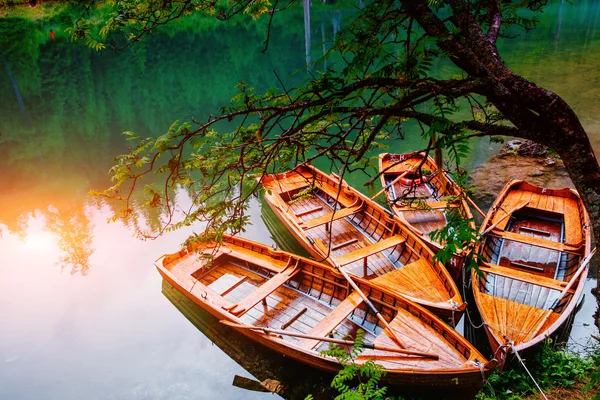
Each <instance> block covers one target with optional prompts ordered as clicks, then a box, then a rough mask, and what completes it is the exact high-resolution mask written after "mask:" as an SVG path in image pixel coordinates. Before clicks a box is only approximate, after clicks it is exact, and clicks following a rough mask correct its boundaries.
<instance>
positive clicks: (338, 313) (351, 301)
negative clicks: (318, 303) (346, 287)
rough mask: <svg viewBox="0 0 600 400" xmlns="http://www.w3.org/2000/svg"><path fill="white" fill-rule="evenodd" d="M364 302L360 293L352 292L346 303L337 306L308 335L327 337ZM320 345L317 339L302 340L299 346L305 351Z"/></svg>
mask: <svg viewBox="0 0 600 400" xmlns="http://www.w3.org/2000/svg"><path fill="white" fill-rule="evenodd" d="M362 302H363V299H362V297H360V294H358V292H352V293H351V294H350V295H349V296H348V297H346V299H345V300H344V301H342V302H341V303H340V304H338V305H337V307H336V308H334V309H333V310H332V311H331V312H330V313H329V314H328V315H327V316H326V317H325V318H323V319H322V320H321V321H320V322H319V323H318V324H317V325H316V326H315V327H314V328H313V329H311V331H310V332H309V333H308V335H311V336H316V337H325V335H327V334H328V333H329V332H331V331H332V330H334V329H335V327H336V326H338V325H339V324H341V323H342V322H343V321H344V320H345V319H346V317H347V316H348V315H350V313H351V312H352V311H354V309H355V308H356V307H358V306H359V305H360V304H361V303H362ZM318 343H319V340H315V339H302V340H300V341H299V342H298V345H299V346H301V347H303V348H305V349H312V348H313V347H315V346H316V345H317V344H318Z"/></svg>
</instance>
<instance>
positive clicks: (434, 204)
mask: <svg viewBox="0 0 600 400" xmlns="http://www.w3.org/2000/svg"><path fill="white" fill-rule="evenodd" d="M419 204H420V203H416V205H417V207H413V206H411V205H408V206H402V207H395V208H394V209H395V210H396V211H426V210H428V209H432V210H440V209H445V208H447V207H448V205H450V207H452V208H456V207H459V206H460V204H459V203H457V202H448V201H427V202H425V204H426V205H427V208H425V207H423V208H420V207H419Z"/></svg>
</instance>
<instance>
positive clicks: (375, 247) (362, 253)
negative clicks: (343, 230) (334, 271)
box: [336, 235, 406, 266]
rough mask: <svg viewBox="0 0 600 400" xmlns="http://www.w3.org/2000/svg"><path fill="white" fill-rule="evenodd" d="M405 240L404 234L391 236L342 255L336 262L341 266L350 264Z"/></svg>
mask: <svg viewBox="0 0 600 400" xmlns="http://www.w3.org/2000/svg"><path fill="white" fill-rule="evenodd" d="M405 241H406V239H404V238H403V237H402V236H400V235H394V236H391V237H389V238H386V239H383V240H380V241H379V242H376V243H373V244H371V245H369V246H365V247H362V248H360V249H358V250H354V251H351V252H349V253H346V254H344V255H341V256H340V257H337V258H336V262H337V263H338V264H339V265H340V266H344V265H348V264H351V263H353V262H354V261H358V260H361V259H363V258H365V257H368V256H372V255H373V254H377V253H379V252H381V251H384V250H387V249H389V248H391V247H394V246H397V245H399V244H402V243H404V242H405Z"/></svg>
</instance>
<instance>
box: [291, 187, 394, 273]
mask: <svg viewBox="0 0 600 400" xmlns="http://www.w3.org/2000/svg"><path fill="white" fill-rule="evenodd" d="M290 207H291V208H292V211H293V212H294V213H295V214H302V213H303V212H305V211H307V210H316V211H314V212H312V213H309V214H304V215H302V216H301V217H300V219H301V220H302V221H309V220H311V219H314V218H318V217H320V216H322V215H325V214H329V213H330V212H331V211H332V209H331V208H330V205H329V204H327V203H326V202H325V201H323V200H322V199H321V198H319V197H316V196H314V197H311V198H306V199H302V200H298V201H294V202H292V204H290ZM319 207H322V209H319ZM327 227H329V230H327ZM327 227H326V226H325V225H319V226H316V227H314V228H310V229H307V230H306V231H305V232H306V235H307V236H309V237H311V238H313V239H315V238H318V239H320V240H321V241H322V242H323V243H324V244H325V246H326V247H328V246H329V244H330V243H331V248H335V247H336V246H337V245H340V244H344V243H348V244H347V245H345V246H343V247H340V248H338V249H335V250H333V251H332V252H331V255H332V257H333V258H336V257H340V256H342V255H343V254H346V253H350V252H352V251H355V250H358V249H361V248H363V247H365V246H369V245H371V244H373V241H372V240H371V239H370V238H369V237H367V236H366V235H365V234H364V233H363V232H361V231H360V230H359V229H358V228H356V227H355V226H354V225H353V224H351V223H350V222H349V221H348V220H347V219H338V220H335V221H333V222H332V223H330V224H328V226H327ZM368 260H369V261H368V263H369V269H368V272H367V274H368V275H382V274H385V273H387V272H389V271H392V270H394V269H395V267H394V265H393V264H392V262H391V261H390V260H389V259H388V257H387V256H386V254H385V252H382V253H378V254H375V255H372V256H370V257H369V259H368ZM346 270H347V271H348V272H350V273H352V274H354V275H356V276H361V277H362V276H364V268H363V262H362V260H359V261H355V262H353V263H351V264H348V265H347V267H346Z"/></svg>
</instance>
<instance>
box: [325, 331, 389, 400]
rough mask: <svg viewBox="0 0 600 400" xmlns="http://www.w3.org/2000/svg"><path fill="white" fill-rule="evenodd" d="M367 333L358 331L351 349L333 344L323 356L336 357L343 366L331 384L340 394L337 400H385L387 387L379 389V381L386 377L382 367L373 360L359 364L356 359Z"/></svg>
mask: <svg viewBox="0 0 600 400" xmlns="http://www.w3.org/2000/svg"><path fill="white" fill-rule="evenodd" d="M364 342H365V333H364V331H362V330H360V329H359V330H358V332H357V334H356V338H355V341H354V345H353V346H352V348H351V349H348V350H347V349H343V348H341V347H339V346H337V345H334V344H332V345H331V346H330V347H329V349H328V350H325V351H323V352H321V354H322V355H325V356H329V357H334V358H336V359H337V360H338V361H339V363H340V364H341V365H342V369H341V370H340V371H339V372H338V373H337V375H336V376H335V377H334V378H333V381H332V382H331V387H333V388H334V389H336V390H337V392H338V393H339V394H338V396H336V398H335V399H336V400H384V399H385V398H386V397H385V392H386V390H387V388H386V387H379V381H380V380H381V378H382V377H383V376H384V375H385V370H384V368H383V367H382V366H381V365H378V364H376V363H375V361H374V360H373V359H370V360H368V361H367V362H365V363H361V364H357V363H356V362H355V361H356V358H357V357H358V356H359V355H360V353H361V352H362V348H363V344H364Z"/></svg>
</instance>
